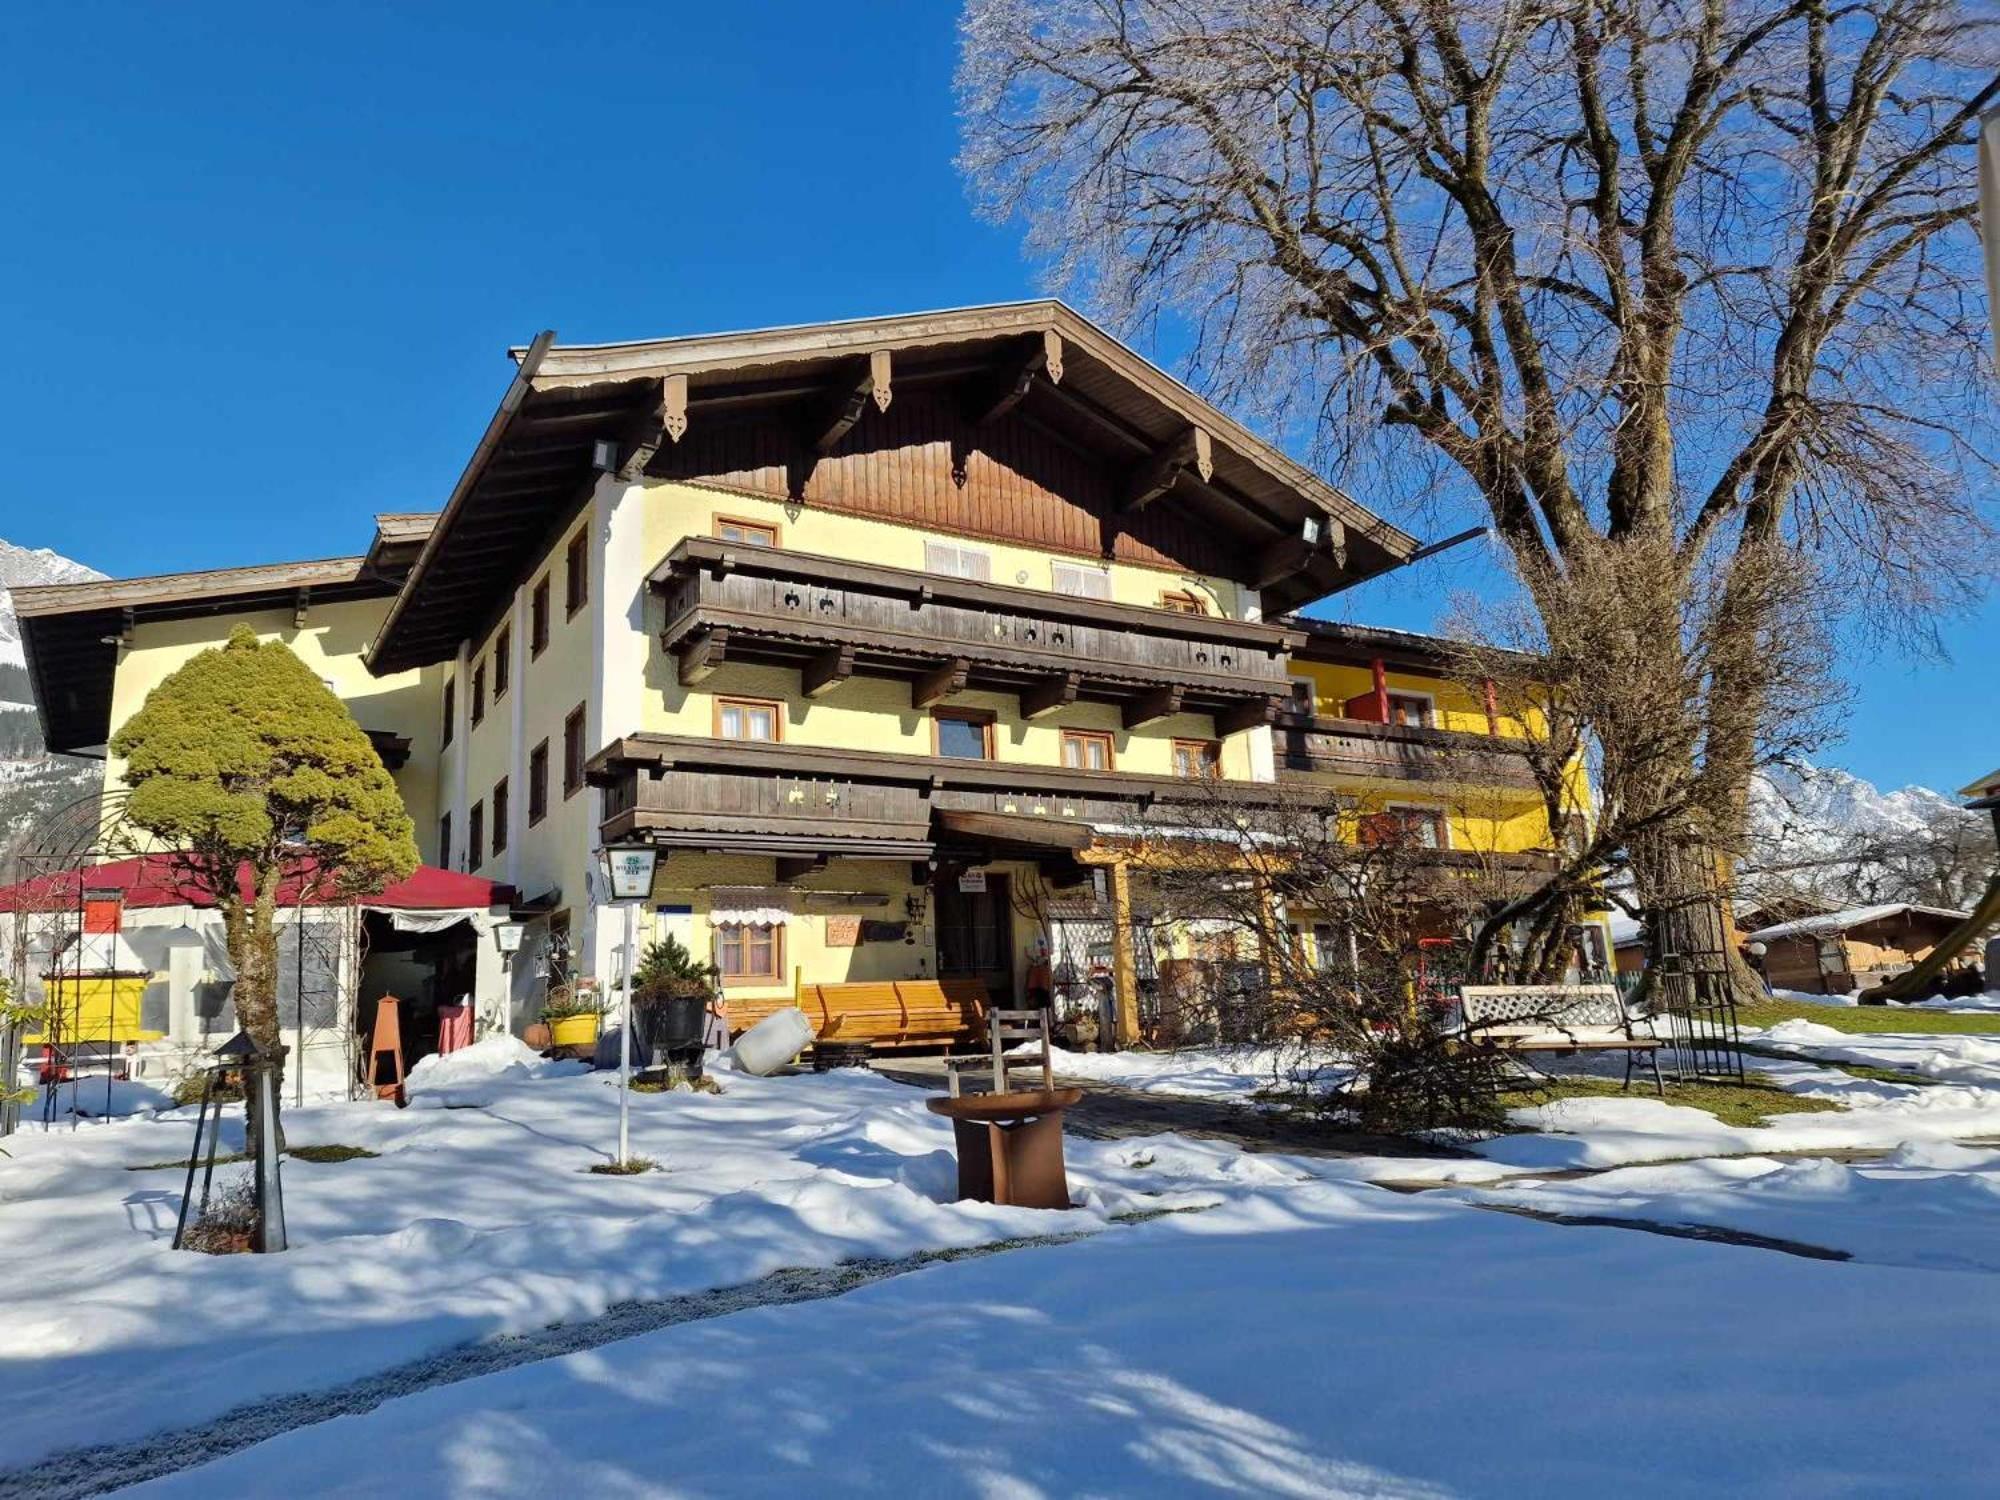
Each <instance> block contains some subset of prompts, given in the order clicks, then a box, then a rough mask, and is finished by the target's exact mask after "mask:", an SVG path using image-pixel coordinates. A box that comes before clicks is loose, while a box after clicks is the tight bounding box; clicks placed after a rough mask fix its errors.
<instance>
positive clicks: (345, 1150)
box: [125, 1146, 382, 1172]
mask: <svg viewBox="0 0 2000 1500" xmlns="http://www.w3.org/2000/svg"><path fill="white" fill-rule="evenodd" d="M381 1154H382V1153H381V1152H379V1151H370V1150H369V1149H368V1148H367V1147H366V1146H287V1147H286V1148H285V1155H287V1156H291V1157H296V1158H297V1159H298V1160H300V1161H360V1160H361V1159H362V1158H364V1157H370V1156H380V1155H381ZM207 1160H208V1158H207V1157H203V1158H202V1161H203V1162H205V1161H207ZM248 1160H250V1154H249V1153H248V1152H247V1151H230V1152H226V1153H224V1154H222V1155H219V1156H217V1157H216V1158H215V1164H216V1165H217V1166H218V1167H226V1166H229V1165H231V1164H232V1163H235V1162H239V1161H248ZM196 1165H200V1163H197V1164H196ZM169 1168H171V1169H173V1170H174V1171H176V1172H185V1171H186V1170H187V1169H188V1164H187V1158H186V1157H185V1156H184V1157H182V1158H181V1159H180V1160H179V1161H143V1162H140V1163H139V1165H138V1166H136V1167H127V1168H126V1169H125V1170H126V1171H128V1172H164V1171H166V1170H168V1169H169Z"/></svg>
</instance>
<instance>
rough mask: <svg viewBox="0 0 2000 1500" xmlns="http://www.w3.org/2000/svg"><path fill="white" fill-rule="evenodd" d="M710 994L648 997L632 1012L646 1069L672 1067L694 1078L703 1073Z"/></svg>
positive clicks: (639, 1049) (703, 990) (634, 1033)
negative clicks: (703, 1049) (704, 1043)
mask: <svg viewBox="0 0 2000 1500" xmlns="http://www.w3.org/2000/svg"><path fill="white" fill-rule="evenodd" d="M708 1001H709V995H708V991H707V990H705V989H702V990H690V991H689V992H687V993H684V994H664V995H648V996H646V997H644V998H643V999H640V1000H639V1001H638V1002H637V1003H636V1004H635V1005H634V1006H633V1009H632V1034H633V1040H634V1042H635V1043H636V1048H635V1051H636V1055H637V1057H638V1058H639V1059H640V1066H641V1067H645V1068H669V1067H670V1068H672V1069H673V1070H674V1071H676V1072H677V1073H679V1074H681V1075H684V1076H687V1077H694V1076H696V1075H698V1074H699V1073H700V1072H701V1054H702V1041H703V1038H704V1037H705V1036H706V1035H707V1032H708Z"/></svg>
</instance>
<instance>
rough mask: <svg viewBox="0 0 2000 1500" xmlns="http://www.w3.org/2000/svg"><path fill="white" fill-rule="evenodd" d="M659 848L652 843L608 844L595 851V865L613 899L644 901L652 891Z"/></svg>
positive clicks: (619, 900) (618, 900)
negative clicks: (596, 852) (596, 853)
mask: <svg viewBox="0 0 2000 1500" xmlns="http://www.w3.org/2000/svg"><path fill="white" fill-rule="evenodd" d="M659 862H660V851H659V850H658V849H657V848H655V847H654V846H653V845H651V844H607V845H606V846H605V847H604V848H603V849H601V850H599V851H598V855H597V868H598V872H599V873H600V874H602V875H603V877H604V888H605V889H606V890H607V891H609V892H610V893H611V899H612V901H614V902H621V903H622V902H626V901H644V900H645V899H646V898H647V897H648V896H650V895H652V894H653V871H654V869H655V868H656V867H657V866H658V864H659Z"/></svg>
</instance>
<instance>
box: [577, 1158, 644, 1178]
mask: <svg viewBox="0 0 2000 1500" xmlns="http://www.w3.org/2000/svg"><path fill="white" fill-rule="evenodd" d="M658 1166H659V1163H658V1162H656V1161H654V1160H653V1159H652V1158H651V1157H646V1156H628V1157H626V1158H625V1160H623V1161H601V1162H599V1163H598V1164H597V1165H596V1166H594V1167H592V1168H591V1169H590V1170H591V1171H593V1172H595V1173H596V1174H597V1175H598V1176H599V1177H637V1176H638V1175H639V1174H640V1173H641V1172H650V1171H652V1170H654V1169H655V1168H656V1167H658Z"/></svg>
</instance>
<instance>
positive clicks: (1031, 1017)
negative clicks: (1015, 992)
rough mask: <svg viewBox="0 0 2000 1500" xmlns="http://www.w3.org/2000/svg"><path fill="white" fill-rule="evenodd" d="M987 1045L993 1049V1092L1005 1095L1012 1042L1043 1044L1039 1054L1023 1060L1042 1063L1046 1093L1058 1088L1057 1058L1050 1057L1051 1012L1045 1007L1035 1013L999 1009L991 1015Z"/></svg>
mask: <svg viewBox="0 0 2000 1500" xmlns="http://www.w3.org/2000/svg"><path fill="white" fill-rule="evenodd" d="M986 1026H987V1044H988V1045H989V1046H990V1047H991V1048H992V1049H993V1092H994V1093H996V1094H1004V1093H1007V1092H1008V1087H1007V1044H1008V1043H1009V1042H1039V1043H1041V1047H1042V1050H1041V1052H1040V1054H1039V1055H1031V1056H1029V1057H1026V1058H1023V1059H1021V1061H1023V1062H1031V1063H1039V1064H1040V1066H1041V1073H1042V1091H1043V1092H1044V1093H1046V1092H1048V1091H1049V1090H1050V1089H1052V1088H1054V1087H1055V1086H1056V1080H1055V1059H1054V1058H1053V1057H1051V1056H1050V1055H1049V1013H1048V1011H1047V1010H1046V1009H1045V1008H1040V1007H1038V1008H1036V1009H1033V1010H1001V1009H999V1008H998V1007H995V1008H994V1009H993V1010H992V1011H990V1012H989V1013H988V1014H987V1018H986Z"/></svg>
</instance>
